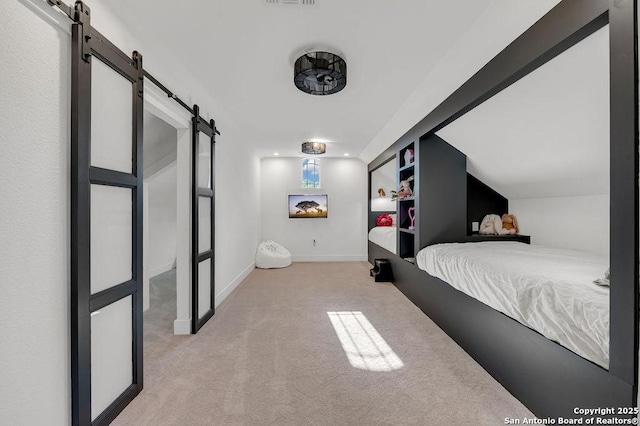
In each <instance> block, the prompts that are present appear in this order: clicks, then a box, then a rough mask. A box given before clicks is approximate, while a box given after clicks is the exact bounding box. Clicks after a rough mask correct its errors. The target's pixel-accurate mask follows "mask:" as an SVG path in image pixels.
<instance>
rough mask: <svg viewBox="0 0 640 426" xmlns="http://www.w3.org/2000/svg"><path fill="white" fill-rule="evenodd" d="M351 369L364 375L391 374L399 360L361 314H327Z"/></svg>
mask: <svg viewBox="0 0 640 426" xmlns="http://www.w3.org/2000/svg"><path fill="white" fill-rule="evenodd" d="M327 315H329V319H330V320H331V324H333V328H334V329H335V330H336V334H337V335H338V339H340V343H341V344H342V349H344V353H345V354H346V355H347V358H348V359H349V362H350V363H351V366H352V367H355V368H359V369H361V370H367V371H393V370H399V369H401V368H402V367H404V364H403V363H402V360H401V359H400V358H399V357H398V355H396V354H395V353H394V352H393V349H391V347H390V346H389V345H388V344H387V342H385V340H384V339H383V338H382V336H380V334H379V333H378V331H377V330H376V329H375V328H374V327H373V325H371V323H370V322H369V320H368V319H367V317H365V316H364V314H363V313H362V312H350V311H346V312H327Z"/></svg>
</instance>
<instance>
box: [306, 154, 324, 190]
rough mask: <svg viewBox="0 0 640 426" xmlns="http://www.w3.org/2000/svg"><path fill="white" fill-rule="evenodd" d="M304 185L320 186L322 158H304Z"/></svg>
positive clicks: (308, 186)
mask: <svg viewBox="0 0 640 426" xmlns="http://www.w3.org/2000/svg"><path fill="white" fill-rule="evenodd" d="M302 187H303V188H320V160H316V159H315V158H305V159H304V160H302Z"/></svg>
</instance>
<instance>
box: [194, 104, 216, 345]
mask: <svg viewBox="0 0 640 426" xmlns="http://www.w3.org/2000/svg"><path fill="white" fill-rule="evenodd" d="M193 109H194V117H193V120H192V126H191V127H192V141H193V145H192V188H193V194H192V200H193V201H192V218H191V224H192V226H191V230H192V238H191V241H192V246H191V253H192V254H191V255H192V269H191V278H192V288H191V290H192V291H191V332H192V333H193V334H195V333H197V332H198V330H200V328H201V327H202V326H203V325H204V324H205V323H206V322H207V321H209V319H210V318H211V317H212V316H213V314H214V310H215V285H214V272H215V257H214V249H215V245H214V242H215V239H214V234H215V227H214V212H215V185H214V176H215V172H214V170H215V169H214V164H215V123H214V121H213V120H211V122H209V123H207V122H205V121H203V120H201V119H200V111H199V108H198V106H197V105H195V106H194V108H193Z"/></svg>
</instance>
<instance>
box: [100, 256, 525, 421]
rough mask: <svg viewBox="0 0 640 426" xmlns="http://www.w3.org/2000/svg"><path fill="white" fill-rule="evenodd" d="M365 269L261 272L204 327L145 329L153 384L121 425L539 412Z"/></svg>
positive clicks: (301, 267) (477, 417)
mask: <svg viewBox="0 0 640 426" xmlns="http://www.w3.org/2000/svg"><path fill="white" fill-rule="evenodd" d="M368 269H369V264H368V263H366V262H336V263H294V264H293V265H292V266H291V267H290V268H285V269H280V270H261V269H256V270H254V272H253V273H252V274H251V275H250V276H249V277H248V278H247V279H246V280H245V282H243V283H242V284H241V285H240V286H239V287H238V289H237V290H236V291H235V292H234V293H233V294H232V295H231V296H230V297H229V298H228V299H227V300H225V301H224V302H223V304H222V305H221V306H220V307H219V308H218V310H217V312H216V315H215V316H214V318H213V319H212V320H211V321H210V322H209V323H208V324H207V325H206V326H205V327H204V328H203V329H202V330H201V331H200V333H199V334H198V335H195V336H175V337H169V338H168V339H167V338H166V337H167V336H163V334H162V331H160V330H159V329H158V328H157V326H154V327H153V328H151V329H149V330H148V331H147V329H145V350H147V351H148V352H147V353H146V354H145V357H146V358H145V389H144V390H143V392H142V393H141V394H140V396H139V397H138V398H136V399H135V400H134V401H133V402H132V403H131V404H130V405H129V406H128V407H127V408H126V409H125V411H124V412H123V413H122V414H121V415H120V416H119V417H118V418H117V419H116V421H115V422H114V423H113V424H114V425H132V424H135V425H232V424H246V425H267V424H273V425H299V424H315V425H324V424H333V425H360V424H388V425H395V424H398V425H400V424H401V425H408V424H415V425H440V424H455V425H495V424H502V422H503V421H504V418H505V417H514V418H522V417H532V415H531V414H530V413H529V411H528V410H527V409H526V408H525V407H524V406H523V405H522V404H521V403H520V402H518V401H517V400H516V399H515V398H514V397H513V396H511V395H510V394H509V393H508V392H507V391H506V390H505V389H504V388H502V386H500V385H499V384H498V383H497V382H496V381H495V380H493V379H492V378H491V377H490V376H489V374H487V373H486V372H485V371H484V370H483V369H482V368H481V367H480V366H479V365H477V364H476V363H475V362H474V361H473V360H472V359H471V358H470V357H469V356H468V355H467V354H466V353H465V352H464V351H463V350H462V349H460V348H459V347H458V346H457V345H456V344H455V343H454V342H453V341H452V340H451V339H450V338H449V337H448V336H446V335H445V334H444V333H443V332H442V331H441V330H440V329H439V328H438V327H436V326H435V325H434V324H433V323H432V322H431V320H429V318H427V317H426V316H425V315H424V314H423V313H422V312H421V311H420V310H419V309H418V308H416V307H415V306H414V305H413V304H412V303H411V302H410V301H409V300H408V299H406V298H405V297H404V296H403V295H402V294H401V293H400V292H399V291H398V290H397V289H396V288H395V287H394V286H393V285H391V284H387V283H384V284H382V283H373V281H372V279H371V278H370V277H369V274H368ZM161 278H163V279H164V280H166V281H169V280H170V279H171V277H167V276H166V274H163V277H161ZM164 294H165V295H166V293H164ZM152 297H153V294H152ZM154 299H155V298H152V309H153V306H154V305H153V301H154ZM156 300H157V299H156ZM157 318H161V315H158V316H157V317H154V320H153V321H155V320H156V319H157ZM336 318H338V319H337V320H336ZM145 320H147V321H149V318H148V317H147V316H145ZM145 327H146V326H145Z"/></svg>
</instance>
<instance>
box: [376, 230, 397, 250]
mask: <svg viewBox="0 0 640 426" xmlns="http://www.w3.org/2000/svg"><path fill="white" fill-rule="evenodd" d="M397 232H398V229H397V228H396V227H395V226H376V227H375V228H373V229H372V230H371V231H369V241H371V242H372V243H375V244H377V245H379V246H380V247H382V248H384V249H386V250H389V251H390V252H391V253H393V254H396V233H397Z"/></svg>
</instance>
